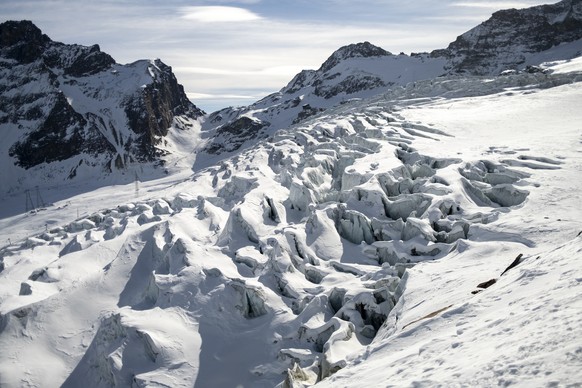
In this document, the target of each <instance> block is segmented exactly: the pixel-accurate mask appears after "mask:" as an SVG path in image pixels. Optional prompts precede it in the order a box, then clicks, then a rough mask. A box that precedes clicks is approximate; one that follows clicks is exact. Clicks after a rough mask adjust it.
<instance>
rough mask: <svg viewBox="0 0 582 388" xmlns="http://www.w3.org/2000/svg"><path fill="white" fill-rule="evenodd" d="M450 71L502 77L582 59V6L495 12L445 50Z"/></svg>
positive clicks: (570, 2) (574, 1)
mask: <svg viewBox="0 0 582 388" xmlns="http://www.w3.org/2000/svg"><path fill="white" fill-rule="evenodd" d="M432 54H433V55H444V56H445V57H447V58H449V60H450V64H449V65H448V67H449V68H450V69H451V70H450V71H454V72H456V73H467V74H473V75H491V74H499V73H500V72H501V71H503V70H507V69H514V70H518V69H523V68H524V67H526V66H527V65H537V64H539V63H541V62H544V61H549V60H554V59H570V58H574V57H576V56H580V55H581V54H582V1H581V0H563V1H560V2H558V3H555V4H549V5H540V6H535V7H531V8H526V9H520V10H517V9H508V10H502V11H498V12H495V13H494V14H493V15H492V16H491V18H490V19H489V20H487V21H485V22H483V23H481V24H479V25H478V26H477V27H475V28H473V29H471V30H469V31H467V32H466V33H464V34H463V35H461V36H459V37H458V38H457V39H456V40H455V41H454V42H452V43H451V44H450V45H449V47H448V48H447V49H446V50H436V51H435V52H433V53H432Z"/></svg>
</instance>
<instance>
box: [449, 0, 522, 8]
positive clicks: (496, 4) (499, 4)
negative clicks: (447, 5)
mask: <svg viewBox="0 0 582 388" xmlns="http://www.w3.org/2000/svg"><path fill="white" fill-rule="evenodd" d="M531 5H532V4H531V3H524V2H511V1H485V2H474V1H472V2H460V3H451V6H453V7H466V8H487V9H508V8H527V7H531Z"/></svg>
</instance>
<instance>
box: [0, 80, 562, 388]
mask: <svg viewBox="0 0 582 388" xmlns="http://www.w3.org/2000/svg"><path fill="white" fill-rule="evenodd" d="M445 82H446V81H445ZM453 82H454V81H453ZM474 82H477V81H474ZM480 82H483V81H480ZM499 82H502V81H499ZM485 85H488V84H487V83H485ZM423 87H424V86H423V85H419V86H418V88H419V89H417V90H422V88H423ZM436 87H437V88H438V87H439V86H436ZM467 87H468V88H471V87H472V86H471V85H468V86H467ZM485 87H490V86H485ZM458 93H460V92H459V91H458ZM404 101H405V100H403V99H402V100H388V99H387V98H386V96H383V97H378V98H376V99H372V100H369V101H368V102H366V103H363V102H354V103H353V104H352V105H351V106H347V105H342V106H340V107H338V108H337V109H335V110H330V111H328V112H327V113H325V114H322V115H319V116H317V117H315V118H313V119H310V120H308V121H306V122H304V123H303V124H301V125H298V126H294V127H290V128H287V129H283V130H280V131H278V132H276V133H275V134H274V135H273V136H272V137H270V138H269V139H268V140H267V141H264V142H261V143H259V144H258V145H257V146H256V147H254V148H253V149H248V150H245V151H243V152H241V153H240V154H239V155H237V156H236V157H232V158H230V159H224V160H222V161H221V162H220V163H219V164H218V165H216V166H211V167H208V168H206V169H203V170H201V171H199V172H197V173H195V174H194V176H193V177H192V179H191V180H189V181H188V182H184V183H182V185H184V187H189V189H188V191H184V192H175V193H174V194H172V195H166V196H163V197H158V198H156V197H153V198H152V199H149V200H143V201H142V200H139V201H134V202H131V203H127V204H120V205H119V206H117V207H116V208H111V209H104V210H101V211H99V212H96V213H93V214H90V215H89V216H87V217H81V218H80V219H77V220H74V221H72V222H70V223H68V224H64V225H61V226H58V227H54V228H51V229H47V230H46V231H45V232H44V233H41V234H39V235H35V236H33V237H29V238H27V239H26V240H24V241H22V242H19V243H18V244H13V245H10V246H7V247H5V248H3V249H2V251H1V257H2V263H3V270H2V272H1V273H0V276H2V278H3V280H4V279H10V282H11V284H13V286H12V288H14V289H15V290H16V292H14V293H12V294H8V293H6V294H3V295H0V298H1V299H2V310H1V314H2V323H1V325H0V330H1V333H0V346H2V347H3V348H4V347H8V346H9V347H10V348H11V349H12V354H15V355H17V356H15V357H16V359H18V360H19V363H20V364H18V365H16V364H11V367H12V368H16V369H18V371H17V372H14V373H11V374H10V376H25V372H24V371H25V370H26V371H29V374H28V375H26V376H27V377H23V378H24V379H25V380H26V381H27V382H28V383H30V384H39V383H40V382H41V381H42V380H41V379H43V374H45V373H47V371H46V369H43V368H44V367H39V366H36V365H35V364H34V361H33V360H35V358H34V357H33V358H30V361H27V357H26V355H27V354H28V353H27V352H28V350H27V349H26V338H27V337H29V336H32V337H33V338H35V339H36V340H37V341H39V340H40V341H43V343H46V344H47V345H46V346H45V347H43V348H42V352H44V353H43V354H45V355H46V357H50V358H51V359H53V360H58V361H55V362H54V364H51V367H50V368H51V372H50V376H51V377H50V381H51V382H54V383H55V384H62V383H64V385H65V386H77V385H79V384H81V383H85V384H86V383H87V382H91V385H92V386H103V387H105V386H108V387H109V386H128V385H131V384H133V385H135V386H149V385H156V384H158V385H167V386H192V384H193V382H195V385H196V386H236V385H237V384H241V385H243V386H257V387H261V386H264V387H272V386H277V385H279V386H281V387H292V386H309V385H313V384H315V383H317V382H320V381H324V380H326V379H327V378H329V377H330V376H333V375H335V374H336V373H338V372H339V371H341V370H342V369H343V368H345V367H347V365H348V364H349V362H350V360H351V359H352V358H353V357H355V356H356V355H357V354H359V353H360V352H361V351H363V350H364V349H365V347H366V346H368V345H370V344H371V343H373V341H375V340H374V339H375V338H376V337H377V335H378V333H388V332H390V331H391V330H393V328H394V327H396V326H395V322H394V321H393V320H388V317H389V316H391V314H392V315H393V314H394V313H393V312H392V311H393V309H394V308H395V306H398V305H400V304H402V302H401V301H400V298H401V296H402V294H403V293H404V292H406V290H407V285H406V284H407V278H408V271H409V270H410V269H411V268H413V267H414V266H415V265H418V264H419V263H423V262H434V261H439V260H441V259H447V258H450V257H451V256H455V255H459V254H462V253H463V252H464V251H465V250H466V249H467V244H470V243H471V242H472V241H478V242H480V243H486V242H490V243H492V242H495V243H497V242H503V241H509V240H512V241H519V242H521V244H523V245H522V246H524V247H527V246H532V245H533V242H531V241H529V240H528V239H527V238H525V237H522V238H521V239H517V240H516V238H515V236H514V234H512V233H511V232H509V231H508V232H505V231H503V230H502V228H501V229H500V228H498V227H496V226H493V224H495V222H496V221H498V220H503V219H504V217H508V214H509V213H511V212H513V211H515V210H517V209H520V208H521V207H524V206H527V202H528V198H529V196H530V194H531V193H532V192H534V191H536V190H538V186H539V185H536V184H535V182H533V181H532V180H533V179H535V172H536V171H539V170H536V169H535V168H534V167H532V166H531V165H527V164H526V163H535V164H540V165H544V166H548V168H557V169H560V168H561V166H562V163H563V162H561V161H559V160H555V159H551V158H547V157H541V156H535V155H534V156H528V155H522V154H520V153H519V152H516V153H509V152H507V153H505V154H503V155H502V157H501V158H499V157H495V158H493V157H492V156H494V155H495V154H494V152H495V151H497V149H490V150H491V151H492V152H493V153H490V154H487V153H485V154H482V155H481V156H482V157H481V158H479V159H474V158H471V159H465V158H464V157H463V156H462V155H460V153H459V154H456V153H455V152H451V153H450V156H443V154H442V153H441V152H439V153H436V154H435V155H432V154H431V153H430V152H428V153H427V152H421V151H420V149H419V148H416V146H415V144H416V143H422V142H430V143H431V144H433V145H434V146H435V147H437V148H438V145H439V144H440V143H443V142H445V141H449V140H450V141H454V137H452V135H451V134H450V133H448V132H447V130H445V129H443V128H439V127H436V126H434V125H431V124H426V123H419V122H411V121H409V120H407V119H406V118H405V117H404V116H403V115H402V113H401V109H402V108H401V106H402V105H403V104H404ZM415 103H416V102H413V103H412V104H413V105H414V104H415ZM423 144H425V143H423ZM437 148H435V149H437ZM425 149H426V147H425ZM489 156H491V158H489ZM519 163H522V164H519ZM178 187H179V186H178ZM4 289H5V288H3V290H4ZM87 300H92V301H94V303H90V304H87V303H86V301H87ZM59 316H67V317H69V316H70V317H71V319H70V320H68V322H67V323H66V324H64V325H57V324H54V322H55V321H56V320H58V317H59ZM43 327H51V328H52V329H51V330H52V331H51V332H48V331H46V330H44V329H43ZM383 335H385V334H383ZM52 349H67V351H66V353H63V354H57V353H55V352H54V351H53V350H52ZM49 355H50V356H49ZM226 371H228V372H226ZM14 381H16V380H10V381H9V383H13V382H14ZM23 381H24V380H23Z"/></svg>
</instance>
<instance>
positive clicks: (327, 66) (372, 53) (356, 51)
mask: <svg viewBox="0 0 582 388" xmlns="http://www.w3.org/2000/svg"><path fill="white" fill-rule="evenodd" d="M389 55H392V53H390V52H389V51H386V50H384V49H383V48H381V47H378V46H374V45H373V44H372V43H370V42H361V43H354V44H349V45H347V46H343V47H340V48H339V49H338V50H336V51H335V52H334V53H333V54H332V55H331V56H330V57H329V58H328V59H327V60H326V61H325V62H324V63H323V65H321V67H320V68H319V71H322V72H326V71H328V70H331V69H332V68H333V67H334V66H336V65H337V64H338V63H340V62H341V61H343V60H345V59H348V58H370V57H384V56H389Z"/></svg>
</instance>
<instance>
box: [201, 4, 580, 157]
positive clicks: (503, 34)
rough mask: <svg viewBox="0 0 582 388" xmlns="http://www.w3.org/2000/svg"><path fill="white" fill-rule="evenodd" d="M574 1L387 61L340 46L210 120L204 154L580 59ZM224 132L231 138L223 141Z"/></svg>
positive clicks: (502, 19) (500, 20)
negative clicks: (320, 119)
mask: <svg viewBox="0 0 582 388" xmlns="http://www.w3.org/2000/svg"><path fill="white" fill-rule="evenodd" d="M581 15H582V2H581V1H580V0H564V1H561V2H559V3H556V4H553V5H543V6H536V7H531V8H527V9H520V10H517V9H510V10H503V11H498V12H495V13H494V14H493V15H492V16H491V18H490V19H489V20H487V21H485V22H483V23H481V24H480V25H478V26H477V27H475V28H473V29H471V30H469V31H468V32H466V33H464V34H463V35H461V36H459V37H458V38H457V39H456V40H455V41H454V42H452V43H451V44H450V45H449V46H448V47H447V48H446V49H438V50H434V51H432V52H431V53H413V54H411V55H405V54H400V55H393V54H391V53H390V52H388V51H386V50H384V49H382V48H380V47H377V46H374V45H373V44H371V43H369V42H363V43H358V44H351V45H348V46H344V47H342V48H340V49H338V50H337V51H336V52H334V53H333V54H332V55H331V56H330V57H329V58H328V59H327V60H326V61H325V62H324V63H323V64H322V66H321V67H320V68H319V69H318V70H303V71H301V72H300V73H299V74H297V75H296V76H295V77H294V78H293V79H292V80H291V81H290V82H289V83H288V84H287V85H286V86H285V87H283V88H282V89H281V90H280V91H279V92H277V93H273V94H271V95H269V96H267V97H265V98H263V99H262V100H260V101H257V102H255V103H254V104H251V105H249V106H247V107H239V108H232V107H231V108H226V109H223V110H220V111H218V112H215V113H213V114H212V115H210V117H209V120H208V121H207V122H206V123H205V128H206V130H207V132H208V136H209V137H211V138H212V139H211V141H210V143H209V146H208V148H207V150H208V152H209V153H224V152H230V151H234V150H236V149H238V148H240V147H244V146H245V144H246V145H249V144H252V142H254V141H255V140H256V139H260V138H264V137H266V136H268V135H269V134H271V133H273V132H274V131H275V130H277V129H280V128H285V127H287V126H290V125H293V124H298V123H300V122H302V121H304V120H305V119H307V118H308V117H311V116H313V115H315V114H317V113H320V112H322V111H324V110H326V109H328V108H329V107H331V106H337V105H338V104H341V103H345V102H347V101H350V100H353V99H357V98H367V97H371V96H373V95H376V94H379V93H382V92H386V91H388V90H391V89H396V88H400V87H404V86H406V85H407V84H409V83H411V82H416V81H420V80H428V79H433V78H435V77H438V76H441V75H448V76H454V75H461V74H462V75H468V76H498V75H499V74H500V73H501V72H502V71H504V70H514V71H520V70H523V69H525V68H526V67H527V66H531V65H539V64H540V63H541V62H544V61H552V60H556V59H569V58H574V57H577V56H579V55H581V54H582V40H581V39H582V16H581ZM226 133H230V134H233V135H234V136H233V137H229V136H227V135H226Z"/></svg>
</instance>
